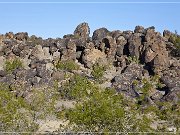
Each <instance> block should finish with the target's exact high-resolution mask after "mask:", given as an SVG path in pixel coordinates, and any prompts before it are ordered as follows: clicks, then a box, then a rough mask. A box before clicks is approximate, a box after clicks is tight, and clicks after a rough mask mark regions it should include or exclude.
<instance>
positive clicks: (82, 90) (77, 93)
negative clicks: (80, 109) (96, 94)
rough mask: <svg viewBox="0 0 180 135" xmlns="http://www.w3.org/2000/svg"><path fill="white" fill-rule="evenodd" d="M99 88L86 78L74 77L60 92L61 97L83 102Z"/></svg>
mask: <svg viewBox="0 0 180 135" xmlns="http://www.w3.org/2000/svg"><path fill="white" fill-rule="evenodd" d="M96 89H97V87H96V86H95V85H94V84H93V82H91V81H89V80H88V79H87V78H86V77H83V76H80V75H74V76H73V77H71V79H70V80H69V81H68V82H66V83H65V84H64V85H63V87H62V88H61V90H60V95H61V97H63V98H65V99H69V100H73V99H76V100H81V99H82V98H85V97H88V96H89V95H90V94H91V93H92V92H93V91H94V90H96Z"/></svg>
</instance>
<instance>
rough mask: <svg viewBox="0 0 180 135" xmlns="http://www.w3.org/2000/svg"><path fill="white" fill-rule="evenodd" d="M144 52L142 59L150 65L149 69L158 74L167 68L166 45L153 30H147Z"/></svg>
mask: <svg viewBox="0 0 180 135" xmlns="http://www.w3.org/2000/svg"><path fill="white" fill-rule="evenodd" d="M144 50H145V51H144V52H145V53H144V56H142V57H144V59H145V63H149V62H150V63H151V67H152V69H153V71H154V72H155V73H159V72H160V71H162V70H164V69H166V68H167V67H168V66H169V57H168V51H167V50H166V43H165V41H164V39H163V37H162V36H161V34H160V33H159V32H155V30H154V29H151V28H149V29H147V32H146V36H145V43H144ZM142 51H143V50H142Z"/></svg>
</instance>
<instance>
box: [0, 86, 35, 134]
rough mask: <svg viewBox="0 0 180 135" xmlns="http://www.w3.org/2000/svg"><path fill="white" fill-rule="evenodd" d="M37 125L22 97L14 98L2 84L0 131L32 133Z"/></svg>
mask: <svg viewBox="0 0 180 135" xmlns="http://www.w3.org/2000/svg"><path fill="white" fill-rule="evenodd" d="M37 129H38V124H36V123H34V122H33V120H32V119H31V116H30V113H29V105H28V104H27V103H26V102H25V100H24V99H23V98H22V97H16V96H15V95H14V94H13V93H12V92H10V91H9V90H8V87H7V86H5V85H4V84H1V85H0V131H3V132H26V131H27V132H34V131H36V130H37Z"/></svg>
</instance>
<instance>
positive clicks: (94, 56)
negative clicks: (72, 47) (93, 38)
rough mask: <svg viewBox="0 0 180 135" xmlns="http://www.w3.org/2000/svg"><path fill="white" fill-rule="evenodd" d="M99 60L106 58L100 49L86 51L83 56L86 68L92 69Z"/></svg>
mask: <svg viewBox="0 0 180 135" xmlns="http://www.w3.org/2000/svg"><path fill="white" fill-rule="evenodd" d="M99 58H106V55H105V53H104V52H101V51H100V50H98V49H92V50H90V49H85V50H84V52H83V55H82V62H83V64H84V65H85V66H86V67H88V68H91V67H92V66H93V64H95V63H96V61H97V60H98V59H99Z"/></svg>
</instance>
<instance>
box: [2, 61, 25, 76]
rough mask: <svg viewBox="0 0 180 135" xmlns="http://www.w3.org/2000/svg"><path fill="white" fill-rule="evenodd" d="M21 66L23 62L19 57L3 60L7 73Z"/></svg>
mask: <svg viewBox="0 0 180 135" xmlns="http://www.w3.org/2000/svg"><path fill="white" fill-rule="evenodd" d="M22 67H23V63H22V61H21V60H20V59H18V58H16V59H14V60H7V61H6V62H5V70H6V71H7V72H8V73H11V72H12V71H14V70H15V69H17V68H22Z"/></svg>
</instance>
